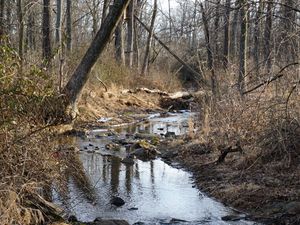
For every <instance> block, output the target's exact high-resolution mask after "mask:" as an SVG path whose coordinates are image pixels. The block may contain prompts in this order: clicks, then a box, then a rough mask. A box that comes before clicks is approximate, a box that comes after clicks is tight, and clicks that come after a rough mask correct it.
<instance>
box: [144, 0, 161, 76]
mask: <svg viewBox="0 0 300 225" xmlns="http://www.w3.org/2000/svg"><path fill="white" fill-rule="evenodd" d="M156 14H157V0H154V5H153V12H152V17H151V24H150V32H149V35H148V38H147V43H146V50H145V57H144V62H143V67H142V75H145V74H146V73H147V71H148V65H149V58H150V49H151V46H152V39H153V32H154V24H155V19H156Z"/></svg>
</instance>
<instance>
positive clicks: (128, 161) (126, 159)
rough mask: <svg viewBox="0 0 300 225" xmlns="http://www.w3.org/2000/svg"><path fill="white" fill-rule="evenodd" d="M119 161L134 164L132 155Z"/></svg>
mask: <svg viewBox="0 0 300 225" xmlns="http://www.w3.org/2000/svg"><path fill="white" fill-rule="evenodd" d="M121 163H124V164H127V165H133V164H134V160H133V158H132V157H130V156H129V157H126V158H124V159H122V160H121Z"/></svg>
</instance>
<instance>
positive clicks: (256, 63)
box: [253, 0, 263, 77]
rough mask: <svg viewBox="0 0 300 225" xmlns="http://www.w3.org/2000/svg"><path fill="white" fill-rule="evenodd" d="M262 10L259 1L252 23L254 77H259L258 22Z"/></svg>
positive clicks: (259, 31) (259, 30)
mask: <svg viewBox="0 0 300 225" xmlns="http://www.w3.org/2000/svg"><path fill="white" fill-rule="evenodd" d="M262 10H263V1H262V0H259V3H258V7H257V10H256V18H255V23H254V46H253V58H254V66H255V73H256V77H258V76H259V56H260V33H261V29H260V24H261V23H260V20H261V15H262V13H261V12H262Z"/></svg>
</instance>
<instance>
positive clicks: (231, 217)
mask: <svg viewBox="0 0 300 225" xmlns="http://www.w3.org/2000/svg"><path fill="white" fill-rule="evenodd" d="M244 218H245V217H244V216H239V215H227V216H223V217H222V218H221V219H222V220H224V221H239V220H242V219H244Z"/></svg>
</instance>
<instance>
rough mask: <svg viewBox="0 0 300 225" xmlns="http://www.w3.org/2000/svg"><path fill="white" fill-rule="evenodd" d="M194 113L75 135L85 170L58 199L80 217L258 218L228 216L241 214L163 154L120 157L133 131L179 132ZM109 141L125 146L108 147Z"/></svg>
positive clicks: (153, 220) (162, 220)
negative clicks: (143, 157) (119, 203)
mask: <svg viewBox="0 0 300 225" xmlns="http://www.w3.org/2000/svg"><path fill="white" fill-rule="evenodd" d="M190 117H191V114H190V113H189V112H181V113H177V114H170V115H168V116H167V117H154V118H150V119H149V121H148V122H147V123H141V124H138V125H132V126H128V127H123V128H120V127H119V128H116V129H115V130H114V132H113V133H111V132H108V131H107V130H94V131H91V132H90V133H89V135H88V136H86V137H77V138H75V142H76V144H77V145H78V147H79V148H80V149H81V152H80V154H79V155H78V161H79V162H76V163H77V164H78V166H76V167H78V169H80V168H81V170H82V171H83V172H78V173H79V174H76V175H75V176H74V175H73V176H72V175H70V177H69V180H68V187H67V190H68V191H67V193H65V194H64V195H59V194H58V193H57V192H55V191H54V193H53V194H54V197H55V202H56V203H58V204H60V205H62V206H63V207H64V208H65V209H66V210H67V211H68V212H69V213H70V214H72V215H75V216H76V217H77V218H78V219H79V220H80V221H93V220H94V219H95V218H97V217H98V218H99V217H100V218H103V219H122V220H126V221H128V222H129V223H130V224H134V223H137V222H143V223H139V224H148V225H150V224H189V225H192V224H193V225H196V224H216V225H218V224H254V223H253V222H251V221H245V220H238V221H236V222H234V221H230V222H228V221H224V217H225V218H226V216H228V215H229V216H232V215H234V216H237V217H243V215H240V214H239V213H237V212H235V211H234V210H232V209H230V208H228V207H225V206H224V205H222V204H221V203H219V202H217V201H215V200H214V199H212V198H209V197H208V196H206V195H205V194H204V193H202V192H201V191H199V190H198V189H197V188H196V187H195V185H194V184H193V177H192V174H191V173H189V172H187V171H185V170H184V169H181V168H178V167H177V168H176V166H174V165H173V166H170V165H168V164H166V163H165V162H164V161H163V160H161V159H160V158H159V157H158V158H156V159H154V160H149V161H142V160H139V159H134V161H133V163H134V164H133V165H132V164H124V163H122V162H121V159H122V158H124V157H126V156H128V148H127V150H126V145H127V144H128V143H130V141H132V139H133V135H134V133H142V134H144V135H145V136H146V134H150V136H149V137H151V135H152V134H155V135H166V134H171V135H175V137H176V136H177V135H182V134H184V133H186V132H188V129H189V126H188V120H189V118H190ZM153 137H154V135H153ZM116 143H123V145H120V144H118V145H117V144H116ZM108 146H115V148H116V146H118V147H120V146H121V147H120V148H118V149H113V148H110V149H108ZM76 163H75V164H76ZM115 197H119V198H121V199H123V200H124V202H125V204H124V205H122V206H120V207H117V206H115V205H113V204H112V199H114V198H115ZM222 218H223V220H222Z"/></svg>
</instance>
